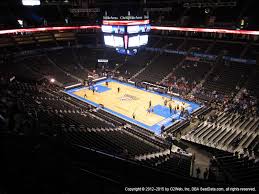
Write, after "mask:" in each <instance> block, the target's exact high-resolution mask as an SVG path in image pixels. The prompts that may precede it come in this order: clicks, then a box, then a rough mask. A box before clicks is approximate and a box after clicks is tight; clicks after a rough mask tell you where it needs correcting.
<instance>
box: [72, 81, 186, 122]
mask: <svg viewBox="0 0 259 194" xmlns="http://www.w3.org/2000/svg"><path fill="white" fill-rule="evenodd" d="M99 86H101V87H102V86H103V87H106V86H105V83H101V84H99V85H97V86H96V87H97V88H98V87H99ZM118 87H119V88H120V92H119V93H118V91H117V89H118ZM99 88H100V87H99ZM108 88H109V89H108V90H105V91H103V92H95V93H94V94H93V91H92V90H89V89H88V88H84V89H81V90H78V91H75V92H73V94H75V95H77V96H80V97H82V98H84V97H85V96H84V95H85V94H86V95H87V97H86V98H85V99H86V100H90V101H92V102H94V103H97V104H103V105H104V107H106V108H108V109H110V110H112V111H114V112H117V113H120V114H122V115H125V116H127V117H129V118H132V115H133V113H134V114H135V120H136V121H138V122H141V123H143V124H145V125H148V126H153V125H155V124H156V123H158V122H160V121H162V120H164V119H165V117H162V116H160V115H158V114H155V113H152V112H151V113H148V111H147V110H148V107H149V101H150V100H151V103H152V106H156V105H161V106H164V100H165V99H167V100H168V101H169V102H168V104H167V105H169V103H171V105H172V107H173V108H175V106H177V104H179V107H180V108H181V107H184V108H186V107H188V106H189V104H187V103H185V104H183V103H182V102H181V101H177V100H173V101H170V98H166V97H163V96H161V95H159V94H156V93H152V92H148V91H145V90H141V89H138V88H135V87H134V86H129V85H125V84H121V83H118V82H109V85H108ZM97 90H98V89H97ZM167 107H168V106H167Z"/></svg>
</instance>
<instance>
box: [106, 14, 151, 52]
mask: <svg viewBox="0 0 259 194" xmlns="http://www.w3.org/2000/svg"><path fill="white" fill-rule="evenodd" d="M111 18H113V17H111ZM123 18H125V17H123ZM138 18H142V17H138ZM150 30H151V26H150V24H149V20H148V19H144V20H143V19H138V20H103V25H102V32H103V37H104V44H105V45H106V46H108V47H113V48H116V50H117V51H118V52H119V53H123V54H134V53H136V51H137V49H138V48H140V47H142V46H144V45H146V44H147V43H148V32H149V31H150Z"/></svg>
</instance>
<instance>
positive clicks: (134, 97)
mask: <svg viewBox="0 0 259 194" xmlns="http://www.w3.org/2000/svg"><path fill="white" fill-rule="evenodd" d="M120 100H121V101H133V100H138V98H137V97H136V96H132V95H129V94H124V95H123V96H122V97H120Z"/></svg>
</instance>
